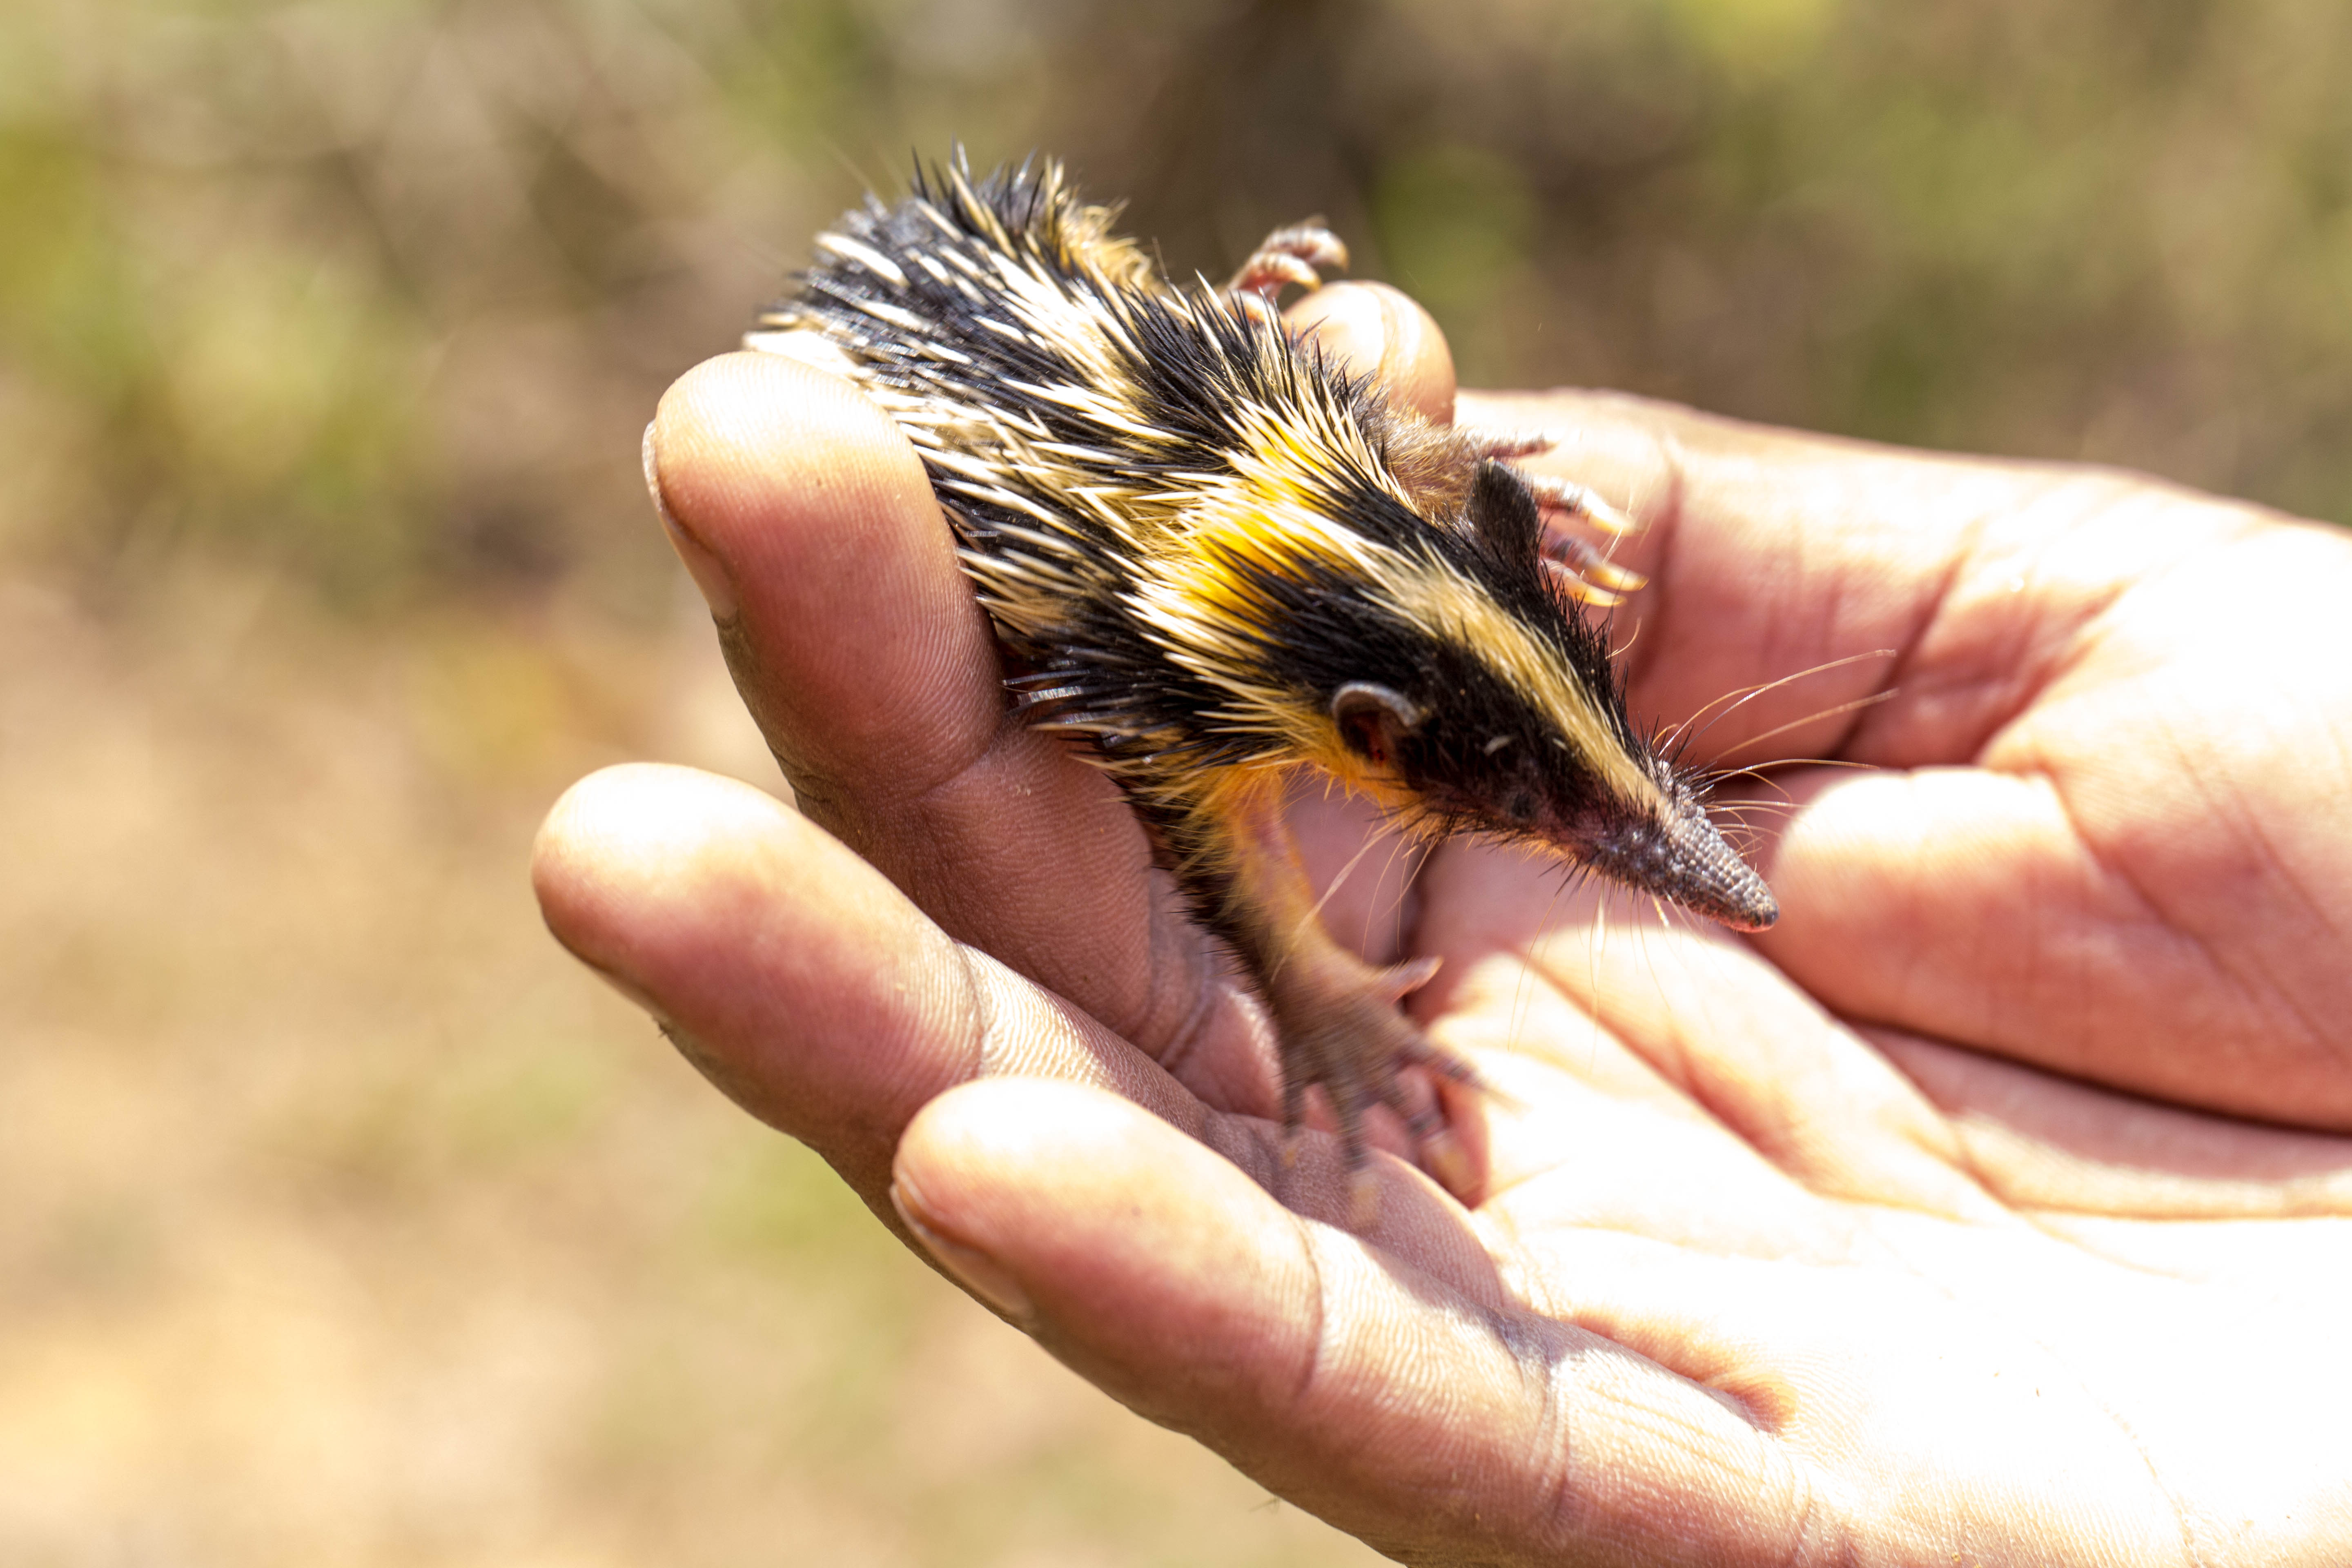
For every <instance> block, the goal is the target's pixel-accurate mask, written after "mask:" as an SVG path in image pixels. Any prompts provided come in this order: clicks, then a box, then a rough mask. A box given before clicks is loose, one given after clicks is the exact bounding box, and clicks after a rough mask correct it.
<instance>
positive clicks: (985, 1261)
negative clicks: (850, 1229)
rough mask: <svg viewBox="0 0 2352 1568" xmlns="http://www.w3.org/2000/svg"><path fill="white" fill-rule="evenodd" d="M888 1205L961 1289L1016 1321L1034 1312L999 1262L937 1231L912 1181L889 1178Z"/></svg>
mask: <svg viewBox="0 0 2352 1568" xmlns="http://www.w3.org/2000/svg"><path fill="white" fill-rule="evenodd" d="M890 1206H891V1207H892V1208H894V1209H897V1210H898V1217H899V1218H900V1219H902V1220H904V1221H906V1223H907V1228H908V1230H911V1231H913V1232H914V1233H915V1238H916V1239H917V1240H918V1241H920V1242H921V1243H922V1244H923V1246H924V1247H925V1249H927V1250H928V1251H929V1253H930V1255H931V1256H932V1257H933V1258H937V1259H938V1260H939V1265H940V1268H944V1269H946V1270H947V1271H948V1273H949V1274H950V1276H952V1277H953V1278H954V1279H956V1280H957V1282H958V1283H960V1284H961V1285H962V1286H963V1288H964V1289H967V1290H969V1291H971V1293H972V1294H973V1295H975V1296H977V1297H979V1298H980V1299H981V1300H982V1301H985V1302H987V1303H988V1304H989V1305H990V1306H992V1307H993V1308H995V1309H996V1310H998V1311H999V1312H1002V1313H1003V1314H1004V1315H1005V1316H1006V1317H1008V1318H1010V1319H1012V1320H1013V1321H1015V1322H1017V1323H1025V1322H1027V1321H1030V1320H1031V1319H1033V1318H1034V1317H1035V1316H1036V1313H1037V1310H1036V1308H1035V1307H1034V1306H1033V1305H1032V1304H1031V1302H1030V1300H1029V1296H1028V1293H1027V1292H1026V1291H1024V1290H1023V1289H1021V1287H1020V1286H1018V1285H1016V1284H1014V1283H1013V1277H1012V1276H1011V1275H1010V1274H1007V1273H1006V1272H1005V1271H1004V1268H1003V1265H1002V1264H1000V1263H998V1262H997V1261H996V1259H994V1258H991V1257H989V1256H988V1254H986V1253H984V1252H982V1251H981V1250H980V1249H979V1248H978V1247H967V1246H965V1245H964V1244H963V1243H962V1242H960V1241H950V1240H949V1239H948V1238H947V1237H945V1236H942V1235H941V1234H940V1231H939V1229H938V1222H937V1221H936V1220H934V1219H932V1218H931V1216H930V1215H929V1211H928V1210H927V1209H926V1207H925V1206H924V1204H923V1197H922V1194H921V1193H920V1192H919V1191H918V1190H917V1189H916V1187H915V1185H914V1184H912V1183H911V1182H908V1181H906V1180H904V1179H900V1180H898V1181H894V1182H892V1183H891V1184H890Z"/></svg>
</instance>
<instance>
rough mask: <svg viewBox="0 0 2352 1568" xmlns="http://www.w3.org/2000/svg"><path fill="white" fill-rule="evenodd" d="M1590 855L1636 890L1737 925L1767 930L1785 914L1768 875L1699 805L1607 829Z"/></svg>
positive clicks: (1597, 865) (1587, 855)
mask: <svg viewBox="0 0 2352 1568" xmlns="http://www.w3.org/2000/svg"><path fill="white" fill-rule="evenodd" d="M1584 858H1585V863H1586V864H1587V865H1590V866H1591V868H1593V869H1594V870H1596V871H1599V872H1601V873H1602V874H1603V875H1604V876H1609V877H1613V878H1615V879H1617V880H1618V881H1620V882H1622V883H1624V884H1625V885H1626V886H1627V887H1629V888H1632V889H1635V890H1636V891H1639V892H1644V893H1654V894H1656V895H1657V896H1658V897H1659V898H1662V899H1669V900H1673V901H1674V902H1675V903H1677V904H1680V905H1682V906H1683V908H1685V909H1686V910H1693V911H1695V912H1696V913H1698V914H1702V915H1705V916H1706V917H1707V919H1709V920H1712V921H1721V922H1722V923H1723V924H1725V925H1727V926H1729V927H1730V928H1731V929H1732V930H1733V931H1762V930H1764V929H1765V928H1766V927H1768V926H1769V925H1771V923H1772V922H1773V921H1777V920H1779V919H1780V900H1777V899H1775V898H1774V897H1773V896H1772V889H1769V888H1768V887H1766V886H1765V885H1764V879H1763V878H1761V877H1759V876H1758V875H1757V874H1756V873H1755V872H1754V871H1753V870H1752V869H1750V868H1749V867H1748V862H1747V861H1745V860H1742V859H1741V858H1739V855H1738V851H1737V850H1735V849H1733V848H1732V847H1731V846H1730V845H1728V844H1727V843H1725V842H1724V838H1723V835H1722V834H1720V833H1718V832H1717V831H1716V827H1715V824H1713V823H1712V822H1709V821H1708V820H1707V819H1706V812H1705V811H1704V810H1703V809H1700V808H1697V807H1693V808H1692V810H1691V811H1690V812H1689V813H1688V814H1687V815H1677V816H1675V817H1673V818H1672V819H1670V820H1668V821H1667V822H1665V823H1664V824H1659V823H1651V822H1640V823H1631V824H1628V825H1626V826H1623V827H1621V828H1617V829H1614V830H1612V831H1611V832H1608V833H1604V834H1602V835H1601V837H1599V838H1598V839H1596V840H1595V841H1594V842H1593V843H1592V845H1591V847H1590V848H1588V849H1587V850H1586V852H1585V857H1584Z"/></svg>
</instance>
